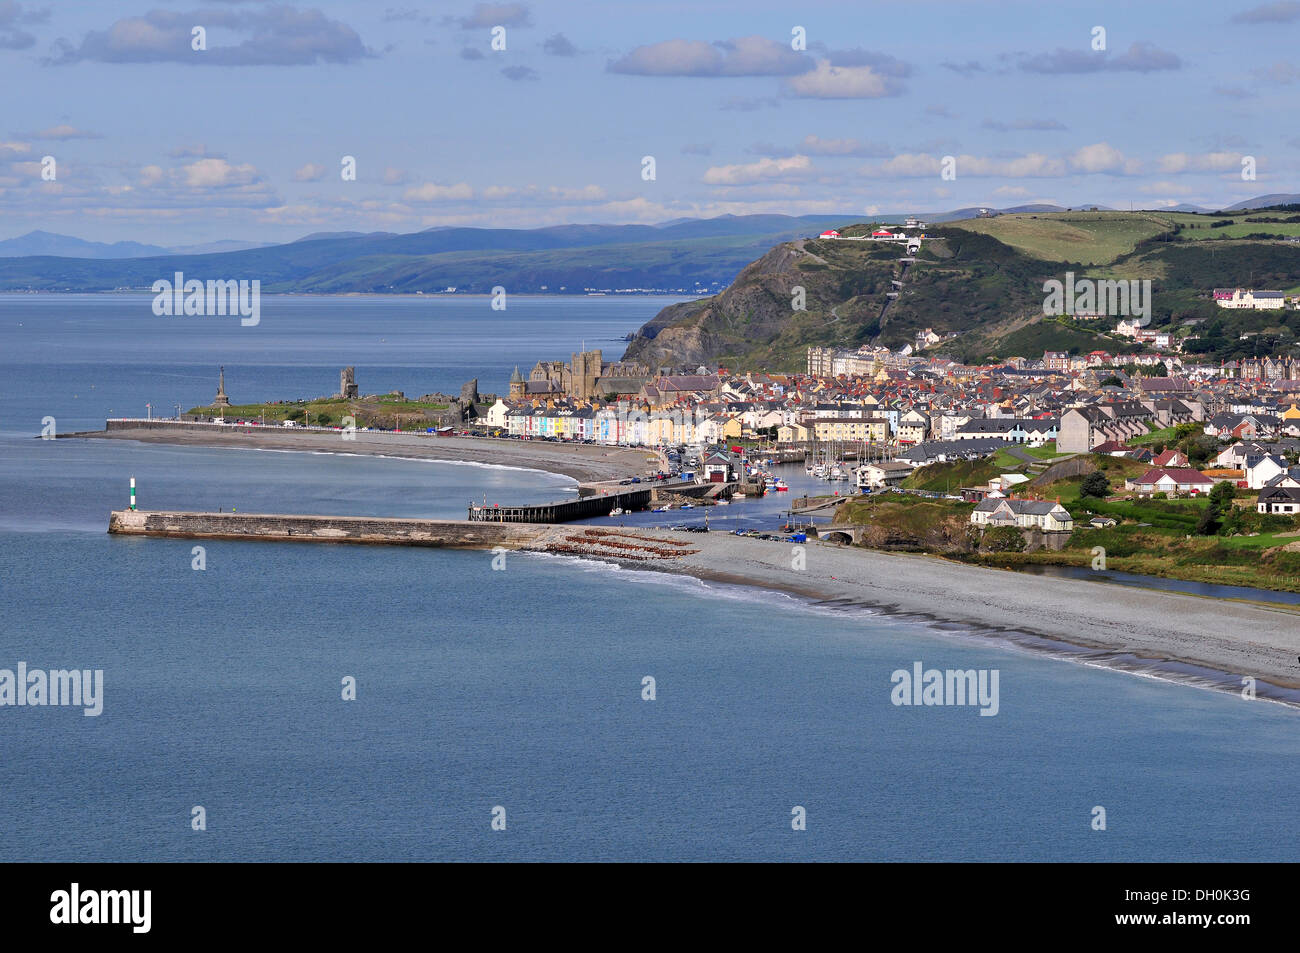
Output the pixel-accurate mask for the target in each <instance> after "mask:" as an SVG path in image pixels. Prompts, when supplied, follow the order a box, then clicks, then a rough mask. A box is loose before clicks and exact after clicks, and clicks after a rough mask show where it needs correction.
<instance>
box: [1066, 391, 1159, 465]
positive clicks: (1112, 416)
mask: <svg viewBox="0 0 1300 953" xmlns="http://www.w3.org/2000/svg"><path fill="white" fill-rule="evenodd" d="M1154 421H1155V413H1154V412H1153V411H1152V410H1151V409H1150V408H1148V407H1146V406H1144V405H1143V404H1142V403H1141V402H1139V401H1136V400H1122V401H1111V402H1108V403H1099V404H1089V405H1087V406H1085V407H1071V408H1070V409H1069V410H1067V411H1066V412H1065V413H1063V414H1062V415H1061V427H1060V435H1059V436H1058V437H1057V440H1056V446H1057V449H1058V450H1060V451H1061V452H1062V453H1088V452H1089V451H1091V450H1092V448H1093V447H1095V446H1097V445H1098V444H1102V443H1106V442H1107V441H1109V440H1113V441H1115V442H1116V443H1127V442H1128V441H1129V440H1130V439H1132V438H1134V437H1143V436H1146V435H1147V434H1148V433H1150V432H1151V428H1150V427H1148V426H1147V424H1148V422H1151V423H1152V425H1154Z"/></svg>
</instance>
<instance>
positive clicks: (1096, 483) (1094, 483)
mask: <svg viewBox="0 0 1300 953" xmlns="http://www.w3.org/2000/svg"><path fill="white" fill-rule="evenodd" d="M1079 495H1080V496H1095V497H1097V498H1098V499H1105V498H1106V497H1108V496H1110V481H1109V480H1107V479H1106V474H1104V473H1102V472H1101V471H1100V470H1093V471H1092V472H1091V473H1089V474H1088V475H1087V476H1086V477H1084V478H1083V482H1082V483H1081V484H1079Z"/></svg>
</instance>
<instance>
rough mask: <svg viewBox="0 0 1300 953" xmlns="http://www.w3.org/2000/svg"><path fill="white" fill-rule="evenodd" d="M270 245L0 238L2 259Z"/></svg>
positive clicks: (46, 235) (50, 235)
mask: <svg viewBox="0 0 1300 953" xmlns="http://www.w3.org/2000/svg"><path fill="white" fill-rule="evenodd" d="M265 247H266V244H265V243H263V244H260V245H259V244H258V243H257V242H239V241H220V242H209V243H207V244H205V245H179V246H176V247H174V248H163V247H161V246H159V245H142V244H140V243H139V242H113V243H112V244H111V245H110V244H107V243H105V242H88V241H86V240H84V239H81V238H73V237H72V236H71V235H57V234H55V233H54V232H41V231H36V232H28V233H27V234H26V235H19V236H18V237H17V238H7V239H4V240H2V241H0V258H25V257H28V256H32V255H45V256H49V257H52V258H98V259H110V258H144V257H147V256H150V255H204V254H209V253H211V252H223V251H243V250H245V249H249V248H265Z"/></svg>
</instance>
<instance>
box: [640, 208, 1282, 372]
mask: <svg viewBox="0 0 1300 953" xmlns="http://www.w3.org/2000/svg"><path fill="white" fill-rule="evenodd" d="M1291 217H1292V216H1291V214H1290V212H1289V211H1286V210H1283V211H1260V210H1254V211H1251V212H1238V213H1231V214H1225V213H1216V214H1213V215H1195V214H1188V213H1170V214H1163V213H1154V212H1131V213H1130V212H1056V213H1047V212H1038V213H1023V214H1015V215H1001V216H997V217H994V218H983V219H967V220H962V221H955V222H950V223H947V224H945V225H943V226H942V227H939V228H933V229H930V230H928V231H927V233H926V236H927V240H926V241H925V243H924V244H923V246H922V249H921V251H920V252H919V253H917V256H916V261H915V263H907V262H904V261H901V260H900V258H901V256H902V254H903V253H902V251H901V249H900V248H899V247H898V246H897V245H893V244H886V243H876V242H859V241H846V240H843V239H840V240H833V239H827V240H822V239H811V238H808V239H799V240H795V241H790V242H784V243H782V244H780V245H778V246H776V247H775V248H773V249H771V250H770V251H768V252H767V253H766V254H765V255H763V256H762V257H760V258H759V259H757V260H756V261H754V262H753V263H752V264H750V265H749V266H748V267H746V268H745V269H744V270H743V271H741V273H740V274H739V275H738V276H737V278H736V280H735V281H734V282H733V283H732V284H731V285H730V287H728V288H727V289H726V290H725V291H723V292H722V293H720V294H718V295H714V296H713V297H710V298H705V299H702V300H700V301H691V302H683V303H681V304H677V305H674V306H672V307H669V308H665V309H664V311H662V312H661V313H660V314H659V315H657V316H656V317H655V318H654V319H653V320H651V321H650V322H648V323H647V324H646V325H645V326H644V327H642V328H641V330H640V331H639V332H638V333H637V336H636V337H635V339H634V340H633V341H632V343H631V345H630V347H629V349H628V356H629V358H633V359H637V360H641V361H644V362H646V363H648V364H650V365H652V366H689V365H694V364H700V363H711V362H719V363H726V364H728V365H731V366H736V367H745V368H755V369H768V370H772V371H791V370H798V369H801V368H802V367H803V366H804V364H805V356H806V349H807V348H808V347H809V346H811V345H818V346H833V347H842V348H858V347H860V346H862V345H864V344H876V345H886V346H889V347H891V348H898V347H901V346H902V345H905V344H910V343H913V342H914V340H915V336H916V332H917V331H919V330H922V329H925V328H932V329H934V330H935V331H936V332H938V333H940V334H949V333H955V334H956V337H954V338H953V339H951V340H949V341H945V342H944V343H943V344H942V345H939V346H937V347H936V348H935V349H934V352H935V353H940V354H946V355H949V356H952V357H954V358H957V359H959V360H963V361H985V360H990V359H993V358H1006V357H1010V356H1014V355H1019V356H1023V357H1037V356H1040V355H1041V354H1042V352H1043V351H1045V350H1064V351H1069V352H1071V353H1075V354H1077V353H1086V352H1088V351H1091V350H1107V351H1109V352H1111V353H1113V354H1121V353H1129V352H1133V351H1135V350H1141V347H1140V346H1138V345H1135V344H1134V343H1133V341H1132V340H1131V339H1129V338H1124V337H1121V336H1118V335H1115V334H1114V327H1115V324H1116V323H1117V319H1116V318H1097V319H1076V318H1074V317H1072V316H1060V317H1056V316H1052V317H1047V316H1044V314H1043V302H1044V298H1045V294H1044V290H1043V285H1044V282H1046V281H1048V280H1057V281H1064V280H1065V275H1066V272H1073V273H1074V275H1075V278H1076V279H1083V278H1092V279H1098V280H1101V279H1125V280H1150V281H1151V290H1152V306H1151V319H1152V320H1151V324H1150V327H1151V328H1153V329H1165V330H1170V331H1173V332H1175V333H1176V334H1177V335H1178V336H1179V337H1180V338H1187V337H1191V338H1193V339H1194V340H1191V341H1189V342H1188V345H1187V351H1188V352H1189V353H1192V354H1205V355H1207V357H1209V358H1210V359H1215V360H1217V359H1228V358H1233V357H1242V356H1249V355H1257V354H1263V353H1278V352H1279V351H1283V350H1288V349H1290V348H1293V347H1294V346H1295V344H1296V336H1295V335H1296V332H1297V330H1300V314H1297V312H1296V311H1294V310H1288V311H1274V312H1255V311H1251V312H1245V311H1225V310H1223V309H1220V308H1218V307H1217V306H1216V305H1215V304H1214V301H1213V299H1212V296H1211V291H1212V289H1213V288H1215V287H1225V286H1226V287H1236V286H1240V287H1254V288H1274V289H1278V290H1290V289H1293V288H1296V287H1297V286H1300V242H1295V241H1288V240H1287V238H1288V237H1289V235H1290V232H1289V231H1288V230H1289V229H1291V228H1292V227H1293V226H1294V224H1295V223H1292V222H1290V221H1288V219H1289V218H1291ZM1246 219H1250V220H1251V221H1250V222H1246ZM1263 219H1269V220H1270V221H1264V220H1263ZM1216 222H1227V223H1228V224H1226V225H1225V226H1224V227H1221V228H1218V227H1214V224H1215V223H1216ZM1239 226H1242V227H1250V228H1256V229H1260V230H1261V231H1260V232H1259V233H1257V234H1256V235H1254V236H1253V237H1248V238H1240V237H1230V235H1229V234H1226V233H1231V232H1233V231H1234V230H1236V229H1237V228H1238V227H1239ZM868 228H869V226H867V225H853V226H846V227H844V228H842V229H841V233H842V234H846V235H851V234H862V233H864V232H865V231H867V229H868ZM1270 229H1272V230H1273V231H1271V232H1270V231H1269V230H1270ZM800 288H802V289H803V297H804V308H805V309H804V310H802V311H800V310H796V308H795V304H796V303H797V296H798V289H800ZM891 291H896V292H897V296H896V297H893V298H891V297H890V296H889V295H890V292H891ZM1243 334H1244V335H1246V337H1245V338H1243V337H1242V335H1243Z"/></svg>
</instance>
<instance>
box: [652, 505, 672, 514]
mask: <svg viewBox="0 0 1300 953" xmlns="http://www.w3.org/2000/svg"><path fill="white" fill-rule="evenodd" d="M671 508H672V507H668V506H656V507H655V508H654V509H652V510H651V511H650V512H651V513H667V512H668V511H669V510H670V509H671Z"/></svg>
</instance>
